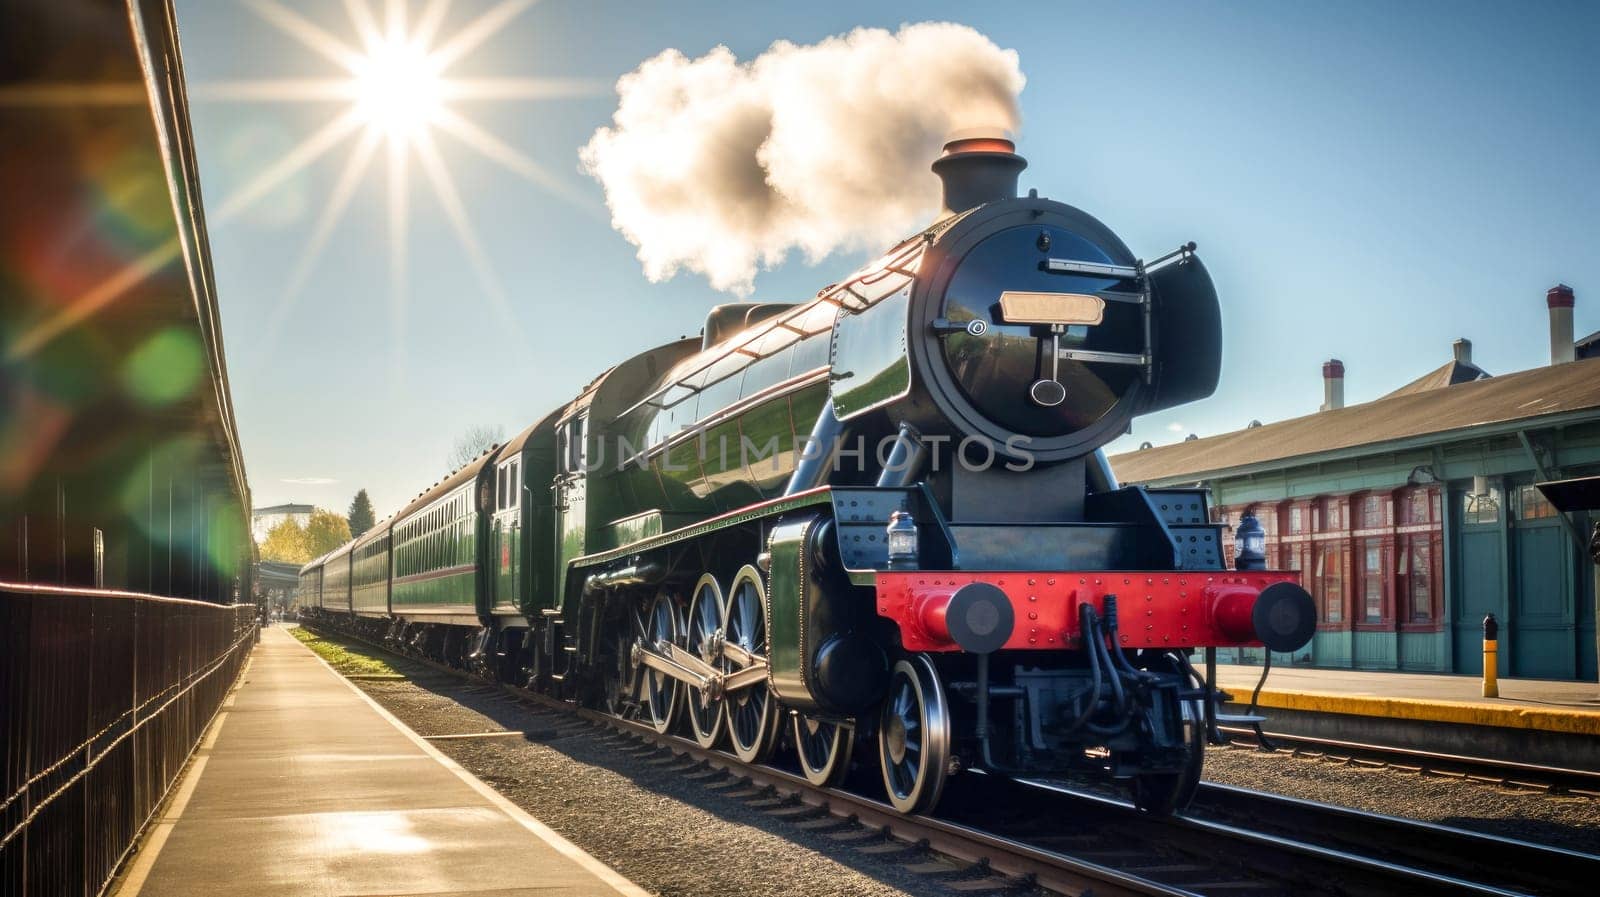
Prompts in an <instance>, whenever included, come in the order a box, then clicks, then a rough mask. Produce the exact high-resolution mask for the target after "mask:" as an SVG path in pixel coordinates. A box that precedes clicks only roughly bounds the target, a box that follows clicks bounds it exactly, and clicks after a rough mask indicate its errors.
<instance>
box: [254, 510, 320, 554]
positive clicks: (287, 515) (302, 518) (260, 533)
mask: <svg viewBox="0 0 1600 897" xmlns="http://www.w3.org/2000/svg"><path fill="white" fill-rule="evenodd" d="M315 510H316V508H315V507H313V506H311V505H297V504H292V503H291V504H283V505H272V506H271V507H267V508H255V509H252V510H251V511H250V535H251V536H253V537H255V540H256V544H257V545H260V544H261V543H262V542H265V541H267V533H270V532H272V530H273V527H276V526H277V525H278V524H280V523H283V522H284V521H285V520H293V521H294V522H295V523H296V524H298V525H299V526H301V527H304V526H305V525H306V524H308V523H310V522H311V514H312V512H313V511H315Z"/></svg>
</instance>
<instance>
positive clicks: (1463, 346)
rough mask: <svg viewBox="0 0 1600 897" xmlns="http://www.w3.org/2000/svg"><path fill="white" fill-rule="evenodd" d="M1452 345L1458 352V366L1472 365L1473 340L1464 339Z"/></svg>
mask: <svg viewBox="0 0 1600 897" xmlns="http://www.w3.org/2000/svg"><path fill="white" fill-rule="evenodd" d="M1451 345H1452V347H1453V348H1454V349H1455V352H1456V364H1471V363H1472V340H1469V339H1467V338H1466V337H1462V338H1461V339H1458V340H1456V341H1455V342H1454V343H1453V344H1451Z"/></svg>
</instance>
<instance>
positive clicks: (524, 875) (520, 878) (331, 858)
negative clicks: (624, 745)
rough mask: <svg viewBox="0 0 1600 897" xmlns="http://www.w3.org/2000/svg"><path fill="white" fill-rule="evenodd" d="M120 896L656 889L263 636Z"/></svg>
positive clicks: (520, 894) (498, 896) (550, 895)
mask: <svg viewBox="0 0 1600 897" xmlns="http://www.w3.org/2000/svg"><path fill="white" fill-rule="evenodd" d="M242 682H243V684H242V685H240V686H239V687H238V689H237V690H236V691H235V692H234V694H233V695H232V696H230V697H229V699H228V701H227V703H226V704H224V707H223V710H222V712H221V713H219V714H218V716H217V719H216V720H214V721H213V723H212V725H211V728H210V730H209V731H208V732H207V734H206V737H205V739H204V740H203V741H202V742H201V745H200V748H199V750H198V751H197V752H196V756H195V758H194V760H193V761H192V762H191V764H190V768H189V770H188V771H187V772H186V773H185V775H184V778H183V780H182V781H181V783H180V784H179V786H178V788H177V789H176V791H175V793H174V796H173V798H172V799H171V801H170V802H169V805H168V806H167V807H166V808H165V809H164V811H163V813H162V815H161V816H160V817H158V818H157V820H156V821H155V822H154V823H152V825H151V827H150V830H149V831H147V832H146V834H145V837H144V839H143V841H142V842H141V844H140V848H139V852H138V854H137V855H136V856H135V858H134V860H133V862H132V863H131V864H130V865H129V867H128V869H127V871H125V872H124V873H123V876H122V878H121V880H120V882H119V883H118V884H117V886H116V889H115V890H114V892H113V893H114V894H115V895H116V897H189V895H194V897H200V895H206V897H210V895H214V894H228V895H230V897H268V895H296V897H302V895H310V897H323V895H325V897H343V895H379V894H405V895H425V894H455V895H471V894H488V893H492V894H494V895H495V897H532V895H539V897H579V895H582V897H590V895H627V897H643V895H645V894H646V893H647V892H646V891H644V890H642V889H640V888H639V887H638V886H636V885H634V884H633V883H631V882H629V881H628V880H626V879H625V878H623V877H622V876H621V875H619V874H618V873H616V872H615V871H614V870H612V869H610V868H609V867H607V866H606V865H604V864H603V863H601V862H600V861H598V860H596V859H595V858H593V857H592V856H590V855H589V854H587V853H585V852H584V851H583V850H581V849H580V848H578V847H577V846H576V845H574V844H572V843H571V842H569V841H567V840H566V839H564V838H562V837H561V836H560V835H558V834H556V833H555V832H553V831H551V830H549V829H548V828H546V827H545V826H544V825H542V824H540V823H539V822H538V821H537V820H534V819H533V818H532V817H530V816H528V815H527V814H526V813H525V812H523V811H522V810H521V809H519V808H518V807H516V805H514V804H512V803H511V802H510V801H508V800H506V799H505V798H504V797H503V796H501V795H499V794H497V793H496V792H495V791H494V790H493V789H491V788H489V787H488V786H487V785H485V784H483V783H482V782H481V781H479V780H478V779H476V778H474V777H473V776H471V775H470V774H468V773H467V772H466V771H465V770H463V769H462V768H461V767H459V766H458V765H456V764H455V763H454V762H452V761H451V760H449V759H448V758H446V757H445V756H444V755H442V754H440V753H439V752H438V751H437V750H435V749H434V748H433V747H432V746H431V745H429V744H428V743H427V742H426V741H424V740H423V739H422V738H421V737H420V736H418V735H417V734H416V733H414V732H412V731H411V730H410V729H408V728H406V727H405V726H404V725H402V724H401V723H400V722H399V721H398V720H396V719H395V718H394V717H393V716H391V715H390V714H389V713H388V712H387V711H385V710H384V709H383V708H382V707H380V706H379V705H378V704H377V703H376V702H374V701H372V700H371V699H370V698H368V697H367V696H366V695H365V694H364V693H362V692H361V691H360V690H359V689H357V688H356V687H355V686H354V685H352V684H351V683H349V682H348V681H346V680H345V679H344V678H343V677H341V676H339V675H338V674H337V673H335V672H334V671H333V670H332V669H331V668H330V667H328V666H327V665H326V664H324V663H323V662H322V661H321V660H320V659H319V658H317V657H316V655H314V654H312V653H311V651H310V650H309V649H308V648H306V647H305V646H303V645H301V644H300V643H299V642H298V641H296V640H295V639H294V638H293V637H292V636H290V635H289V634H288V633H287V632H286V631H285V630H283V629H281V628H278V627H269V628H268V629H266V630H264V631H263V632H262V636H261V644H260V646H258V647H257V648H256V651H255V653H254V654H253V656H252V659H251V665H250V667H249V668H247V669H246V670H245V673H244V675H243V677H242Z"/></svg>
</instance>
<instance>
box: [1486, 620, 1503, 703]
mask: <svg viewBox="0 0 1600 897" xmlns="http://www.w3.org/2000/svg"><path fill="white" fill-rule="evenodd" d="M1499 665H1500V624H1499V623H1498V622H1496V621H1495V618H1494V614H1487V615H1485V616H1484V618H1483V696H1484V697H1486V698H1498V697H1500V670H1499Z"/></svg>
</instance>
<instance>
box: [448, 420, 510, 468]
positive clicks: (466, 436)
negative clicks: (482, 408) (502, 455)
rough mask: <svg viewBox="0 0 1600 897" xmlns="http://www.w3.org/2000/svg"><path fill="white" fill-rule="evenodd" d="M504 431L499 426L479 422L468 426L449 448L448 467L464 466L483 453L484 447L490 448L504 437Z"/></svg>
mask: <svg viewBox="0 0 1600 897" xmlns="http://www.w3.org/2000/svg"><path fill="white" fill-rule="evenodd" d="M505 432H506V431H505V430H504V429H503V428H501V427H499V426H484V425H482V424H480V425H478V426H475V427H468V428H467V431H466V432H465V433H462V434H461V435H460V436H459V437H457V439H456V443H455V445H454V446H452V447H451V448H450V458H449V461H450V469H451V470H460V469H461V468H463V467H466V466H467V463H468V462H469V461H471V460H472V459H474V458H476V457H478V456H479V455H481V454H483V451H484V449H487V448H490V447H492V446H494V445H496V444H498V443H499V442H500V440H502V439H504V438H505Z"/></svg>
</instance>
